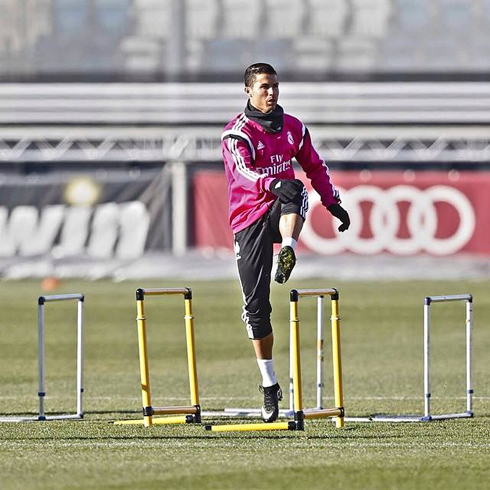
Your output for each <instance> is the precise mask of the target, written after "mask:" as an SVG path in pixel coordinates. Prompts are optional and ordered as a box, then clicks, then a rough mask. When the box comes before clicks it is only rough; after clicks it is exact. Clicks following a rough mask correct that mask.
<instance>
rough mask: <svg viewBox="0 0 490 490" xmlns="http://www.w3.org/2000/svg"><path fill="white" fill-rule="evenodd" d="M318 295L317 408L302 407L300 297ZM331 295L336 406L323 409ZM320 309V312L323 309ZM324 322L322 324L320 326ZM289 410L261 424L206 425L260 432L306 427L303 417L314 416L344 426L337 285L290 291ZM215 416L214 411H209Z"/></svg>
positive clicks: (228, 411)
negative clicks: (284, 417)
mask: <svg viewBox="0 0 490 490" xmlns="http://www.w3.org/2000/svg"><path fill="white" fill-rule="evenodd" d="M308 296H309V297H317V309H318V312H317V319H318V324H319V325H318V328H317V332H318V334H317V336H318V338H317V378H318V379H319V380H320V381H319V382H318V379H317V405H318V406H317V407H316V408H312V409H305V408H303V390H302V380H301V359H300V335H299V324H300V319H299V299H300V298H301V297H308ZM324 296H330V299H331V303H332V315H331V322H332V352H333V356H332V361H333V378H334V390H335V408H323V407H322V406H321V398H322V396H323V395H322V393H323V392H322V390H323V374H322V362H323V298H324ZM320 310H321V312H320ZM320 324H321V326H320ZM289 367H290V411H289V412H288V413H286V414H285V413H284V412H282V414H283V415H289V416H292V417H293V420H292V421H291V420H290V421H286V422H273V423H268V424H265V423H259V424H229V425H228V424H227V425H206V427H205V428H206V430H211V431H215V432H225V431H255V430H257V431H259V430H263V431H266V430H304V420H305V419H313V418H327V417H334V418H335V422H336V426H337V427H343V426H344V404H343V387H342V360H341V343H340V316H339V292H338V290H337V289H335V288H330V289H292V290H291V292H290V366H289ZM258 413H260V410H258V411H257V410H252V409H225V412H224V414H225V415H230V416H236V417H243V416H249V415H253V416H256V415H257V414H258ZM209 415H212V412H210V413H209Z"/></svg>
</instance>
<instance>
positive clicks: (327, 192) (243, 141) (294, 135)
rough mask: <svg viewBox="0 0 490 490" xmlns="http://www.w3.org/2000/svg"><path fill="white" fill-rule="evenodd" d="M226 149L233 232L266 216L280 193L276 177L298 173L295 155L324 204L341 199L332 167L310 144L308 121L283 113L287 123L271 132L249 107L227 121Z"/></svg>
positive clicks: (224, 137)
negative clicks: (272, 186) (275, 185)
mask: <svg viewBox="0 0 490 490" xmlns="http://www.w3.org/2000/svg"><path fill="white" fill-rule="evenodd" d="M221 151H222V153H223V160H224V164H225V171H226V178H227V179H228V197H229V216H230V225H231V228H232V230H233V233H238V232H239V231H241V230H243V229H245V228H246V227H247V226H249V225H251V224H252V223H254V222H255V221H257V220H258V219H259V218H260V217H261V216H263V215H264V214H265V213H266V212H267V211H268V210H269V209H270V208H271V206H272V204H273V203H274V201H275V200H276V199H277V196H275V195H274V194H272V192H270V191H269V186H270V184H271V182H272V181H273V180H274V179H294V178H295V175H294V169H293V163H292V159H293V158H296V160H297V161H298V163H299V164H300V165H301V167H302V168H303V170H304V171H305V173H306V176H307V177H308V178H309V179H310V181H311V185H312V186H313V188H314V189H315V190H316V191H317V192H318V194H319V195H320V197H321V201H322V204H323V205H324V206H325V207H327V206H329V205H330V204H333V203H338V202H340V199H339V193H338V191H337V189H335V186H334V185H333V183H332V181H331V179H330V174H329V169H328V167H327V165H326V163H325V161H324V160H323V159H322V158H320V156H319V155H318V153H317V152H316V150H315V148H313V145H312V144H311V138H310V135H309V132H308V131H307V129H306V127H305V126H304V124H303V123H302V122H301V121H300V120H299V119H296V118H295V117H293V116H290V115H289V114H284V121H283V128H282V130H281V131H279V132H278V133H270V132H267V131H266V130H265V129H264V128H262V126H261V125H260V124H258V123H257V122H255V121H252V120H251V119H249V118H248V117H247V116H245V114H244V113H241V114H239V115H238V116H237V117H235V119H233V120H232V121H231V122H230V123H229V124H227V125H226V127H225V129H224V131H223V134H222V135H221Z"/></svg>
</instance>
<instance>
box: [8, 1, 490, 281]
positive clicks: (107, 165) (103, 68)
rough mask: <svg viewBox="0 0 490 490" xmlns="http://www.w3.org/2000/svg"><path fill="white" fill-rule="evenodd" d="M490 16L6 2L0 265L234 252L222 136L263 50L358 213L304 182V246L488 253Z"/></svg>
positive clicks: (60, 266) (347, 4)
mask: <svg viewBox="0 0 490 490" xmlns="http://www.w3.org/2000/svg"><path fill="white" fill-rule="evenodd" d="M489 28H490V0H431V1H427V0H245V1H244V0H186V1H183V0H182V1H179V0H0V238H1V240H0V242H1V244H0V274H1V275H2V276H3V277H5V278H11V277H17V278H18V277H29V276H33V275H34V276H44V275H49V274H54V275H58V276H83V275H89V276H90V277H94V278H96V277H106V276H109V277H116V276H117V277H119V278H124V277H136V276H152V275H153V276H162V275H165V274H167V273H168V269H171V270H172V273H176V271H175V269H172V267H169V263H168V262H165V261H164V260H163V259H162V257H166V256H170V257H173V258H175V257H179V256H186V257H188V256H189V253H196V251H197V252H198V253H199V254H201V255H200V256H201V257H202V254H205V255H206V256H208V257H209V256H217V255H220V254H224V255H225V257H226V260H227V261H228V262H232V260H233V259H232V258H231V260H230V257H231V253H232V252H231V233H230V231H229V229H228V225H227V209H226V207H227V203H226V183H225V181H224V174H223V169H222V163H221V152H220V133H221V130H222V127H223V126H224V125H225V124H226V123H227V122H228V120H230V119H231V118H233V117H234V116H235V115H236V114H237V113H239V112H241V111H242V110H243V106H244V104H245V96H244V94H243V71H244V69H245V68H246V66H247V65H249V64H250V63H253V62H257V61H265V62H268V63H271V64H272V65H273V66H274V67H275V68H276V69H277V70H278V72H279V75H280V81H281V101H280V102H281V104H282V105H283V106H284V107H285V109H286V111H287V112H289V113H292V114H294V115H296V116H298V117H300V118H301V119H302V120H303V121H304V122H305V123H306V124H307V125H308V127H309V129H310V132H311V134H312V137H313V140H314V143H315V145H316V147H317V149H318V150H319V152H320V153H321V155H322V156H323V157H324V158H325V159H326V160H327V162H328V164H329V166H330V168H331V171H332V175H333V178H334V181H335V182H336V184H337V185H338V186H339V187H340V188H341V190H342V197H343V202H344V204H345V205H346V207H347V208H348V209H349V211H350V212H351V215H352V216H353V218H354V219H353V227H352V229H351V230H350V231H349V234H345V236H342V237H339V236H337V234H336V233H335V229H334V227H333V226H332V223H331V222H330V221H329V218H328V216H326V214H327V213H324V212H321V210H320V207H319V206H317V204H316V201H315V195H314V192H312V194H311V196H310V198H311V200H312V211H311V213H310V220H309V222H308V225H307V227H306V228H305V233H304V235H303V242H302V247H303V253H304V254H305V257H307V256H310V257H311V258H312V260H314V259H315V258H318V257H319V256H320V257H321V256H324V255H332V254H336V255H338V254H341V255H342V256H344V257H352V256H371V257H372V256H382V255H386V256H389V257H411V258H412V259H415V258H424V257H433V258H435V257H442V256H446V257H453V258H454V257H456V256H459V257H462V256H470V257H472V258H477V259H478V258H480V259H481V258H483V259H484V260H485V261H486V258H487V257H488V256H489V255H490V243H489V241H488V239H487V237H486V234H485V230H487V229H488V225H489V222H488V218H487V210H488V207H489V205H490V198H489V196H490V172H489V168H490V166H489V162H490V131H489V129H490V128H489V125H490V83H489V82H488V78H489V75H490V35H489V34H488V32H489V31H490V29H489ZM158 263H159V264H165V265H164V266H163V265H162V266H161V267H158V266H156V265H155V264H158ZM412 265H413V262H412ZM409 267H410V264H409ZM478 269H479V270H480V271H481V270H482V267H481V264H480V263H479V265H478Z"/></svg>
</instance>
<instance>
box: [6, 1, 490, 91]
mask: <svg viewBox="0 0 490 490" xmlns="http://www.w3.org/2000/svg"><path fill="white" fill-rule="evenodd" d="M0 8H1V10H2V16H1V29H0V77H1V79H2V80H5V81H19V80H29V81H35V80H49V81H53V80H63V79H65V80H76V81H80V80H99V81H100V80H104V79H107V80H113V81H114V80H120V81H152V80H153V81H155V80H164V81H168V80H169V79H170V80H176V79H177V80H181V81H183V80H188V81H190V80H194V81H213V82H222V81H235V80H236V77H237V76H239V75H241V73H242V72H243V67H244V66H246V65H248V64H250V63H251V62H253V61H255V60H257V59H267V60H269V61H270V62H271V63H272V64H273V65H274V66H275V67H276V68H277V69H278V70H280V71H281V74H282V76H283V77H284V79H285V80H299V81H305V80H307V81H312V80H316V81H325V80H326V78H327V77H329V78H332V77H338V78H340V79H344V78H347V79H348V78H351V77H352V76H354V75H356V76H358V77H362V78H365V79H368V80H369V79H374V78H376V77H387V78H393V77H403V78H406V77H407V76H412V75H418V76H420V77H424V78H427V77H430V78H438V79H440V78H441V76H445V77H451V76H452V77H457V78H459V79H465V78H471V77H475V76H476V75H481V76H482V77H484V76H485V74H486V73H488V71H489V70H490V39H489V35H488V26H489V23H490V2H489V1H488V0H430V1H427V0H185V1H174V0H1V1H0Z"/></svg>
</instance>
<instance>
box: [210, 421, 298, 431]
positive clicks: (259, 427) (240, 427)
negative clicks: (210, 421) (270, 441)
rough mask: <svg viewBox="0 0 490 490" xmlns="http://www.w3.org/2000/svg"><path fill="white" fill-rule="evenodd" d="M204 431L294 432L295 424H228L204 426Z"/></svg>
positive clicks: (290, 422)
mask: <svg viewBox="0 0 490 490" xmlns="http://www.w3.org/2000/svg"><path fill="white" fill-rule="evenodd" d="M204 428H205V429H206V430H210V431H213V432H247V431H264V430H296V424H295V422H292V421H289V422H274V423H271V424H264V423H260V424H228V425H206V426H205V427H204Z"/></svg>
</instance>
